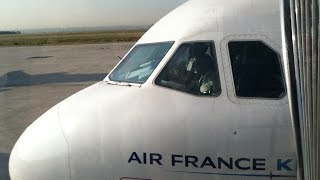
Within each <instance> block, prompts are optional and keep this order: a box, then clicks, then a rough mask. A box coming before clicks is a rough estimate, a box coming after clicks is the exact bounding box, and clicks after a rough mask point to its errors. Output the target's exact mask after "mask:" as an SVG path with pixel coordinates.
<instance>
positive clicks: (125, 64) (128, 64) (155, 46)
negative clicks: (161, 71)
mask: <svg viewBox="0 0 320 180" xmlns="http://www.w3.org/2000/svg"><path fill="white" fill-rule="evenodd" d="M172 45H173V42H161V43H152V44H140V45H136V46H135V47H134V48H133V49H132V50H131V52H130V53H129V54H128V55H127V56H126V57H125V58H124V59H123V61H122V62H121V63H120V64H119V65H118V66H117V67H116V68H115V69H114V71H113V72H112V73H111V74H110V76H109V79H110V80H111V81H117V82H128V83H141V84H142V83H144V82H145V81H146V80H147V79H148V77H149V76H150V74H151V73H152V72H153V71H154V69H155V68H156V67H157V66H158V64H159V62H160V61H161V60H162V59H163V57H164V56H165V55H166V54H167V52H168V51H169V49H170V48H171V46H172Z"/></svg>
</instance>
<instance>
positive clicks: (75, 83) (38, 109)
mask: <svg viewBox="0 0 320 180" xmlns="http://www.w3.org/2000/svg"><path fill="white" fill-rule="evenodd" d="M133 45H134V43H132V42H131V43H108V44H89V45H64V46H36V47H5V48H0V180H8V179H9V173H8V161H9V157H10V152H11V150H12V148H13V146H14V144H15V142H16V141H17V140H18V138H19V136H20V135H21V134H22V133H23V131H24V130H25V129H26V128H27V127H28V126H29V125H30V124H31V123H32V122H33V121H34V120H36V119H37V118H38V117H39V116H40V115H41V114H43V113H44V112H46V111H47V110H48V109H49V108H50V107H52V106H54V105H55V104H57V103H58V102H60V101H62V100H63V99H65V98H67V97H68V96H70V95H72V94H74V93H76V92H77V91H79V90H81V89H84V88H85V87H87V86H90V85H92V84H94V83H95V82H98V81H101V80H102V79H103V78H104V77H105V76H106V75H107V74H108V72H110V71H111V70H112V68H113V67H114V66H115V65H116V64H117V63H118V62H119V60H120V58H121V57H123V56H124V55H125V54H126V53H127V52H128V50H129V49H130V48H131V47H132V46H133ZM118 56H119V57H120V58H119V57H118Z"/></svg>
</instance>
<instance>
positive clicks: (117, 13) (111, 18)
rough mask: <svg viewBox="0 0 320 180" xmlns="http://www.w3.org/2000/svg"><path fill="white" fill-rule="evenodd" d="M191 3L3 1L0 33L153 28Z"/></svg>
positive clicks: (151, 0) (147, 0)
mask: <svg viewBox="0 0 320 180" xmlns="http://www.w3.org/2000/svg"><path fill="white" fill-rule="evenodd" d="M186 1H187V0H0V30H16V29H29V28H60V27H93V26H110V25H111V26H113V25H150V24H153V23H154V22H155V21H157V20H158V19H160V18H161V17H162V16H163V15H165V14H166V13H167V12H169V11H170V10H172V9H174V8H175V7H177V6H178V5H180V4H182V3H183V2H186Z"/></svg>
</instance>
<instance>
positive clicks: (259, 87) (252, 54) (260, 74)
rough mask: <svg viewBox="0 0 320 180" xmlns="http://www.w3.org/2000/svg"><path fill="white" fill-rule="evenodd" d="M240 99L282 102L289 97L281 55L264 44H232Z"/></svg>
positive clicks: (230, 45)
mask: <svg viewBox="0 0 320 180" xmlns="http://www.w3.org/2000/svg"><path fill="white" fill-rule="evenodd" d="M228 46H229V54H230V60H231V65H232V72H233V79H234V86H235V92H236V95H237V96H238V97H252V98H281V97H283V96H284V95H285V86H284V79H283V75H282V71H281V69H282V68H281V65H280V59H279V55H278V54H277V53H276V52H275V51H274V50H273V49H271V48H270V47H269V46H267V45H266V44H264V43H263V42H260V41H233V42H229V44H228Z"/></svg>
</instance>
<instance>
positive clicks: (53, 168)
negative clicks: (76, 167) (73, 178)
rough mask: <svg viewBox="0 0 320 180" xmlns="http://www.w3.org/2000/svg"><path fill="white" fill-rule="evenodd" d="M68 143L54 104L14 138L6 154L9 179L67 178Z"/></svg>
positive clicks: (40, 179) (41, 179)
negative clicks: (18, 136) (9, 150)
mask: <svg viewBox="0 0 320 180" xmlns="http://www.w3.org/2000/svg"><path fill="white" fill-rule="evenodd" d="M69 167H70V166H69V157H68V146H67V142H66V140H65V138H64V135H63V132H62V129H61V126H60V122H59V112H58V106H55V107H53V108H52V109H50V110H49V111H48V112H46V113H45V114H43V115H42V116H41V117H40V118H39V119H38V120H36V121H35V122H34V123H33V124H31V125H30V126H29V127H28V128H27V129H26V130H25V132H24V133H23V134H22V135H21V137H20V138H19V140H18V141H17V142H16V144H15V146H14V148H13V150H12V152H11V156H10V161H9V172H10V177H11V180H18V179H19V180H20V179H23V180H37V179H39V180H44V179H46V180H51V179H52V180H57V179H59V180H69V179H70V169H69Z"/></svg>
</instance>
